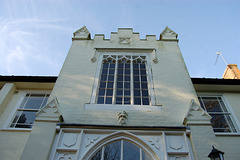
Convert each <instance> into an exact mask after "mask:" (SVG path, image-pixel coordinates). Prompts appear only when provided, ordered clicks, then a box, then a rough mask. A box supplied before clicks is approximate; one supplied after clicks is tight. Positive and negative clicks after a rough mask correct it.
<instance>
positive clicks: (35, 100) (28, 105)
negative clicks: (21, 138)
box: [9, 94, 49, 128]
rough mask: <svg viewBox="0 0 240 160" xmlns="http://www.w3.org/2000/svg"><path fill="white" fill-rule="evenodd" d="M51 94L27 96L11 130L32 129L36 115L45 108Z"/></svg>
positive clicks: (17, 112) (16, 114)
mask: <svg viewBox="0 0 240 160" xmlns="http://www.w3.org/2000/svg"><path fill="white" fill-rule="evenodd" d="M48 97H49V94H27V95H26V96H25V97H24V99H23V101H22V103H21V104H20V106H19V107H18V109H17V110H16V113H15V115H14V117H13V119H12V121H11V123H10V126H9V127H10V128H32V126H33V123H34V120H35V118H36V113H37V112H38V111H39V110H40V109H41V108H42V107H44V106H45V104H46V102H47V100H48Z"/></svg>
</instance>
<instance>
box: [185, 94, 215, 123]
mask: <svg viewBox="0 0 240 160" xmlns="http://www.w3.org/2000/svg"><path fill="white" fill-rule="evenodd" d="M211 118H212V117H211V116H210V115H209V114H208V113H207V112H206V111H204V110H203V109H202V108H201V106H200V105H199V104H198V103H196V102H195V101H194V100H193V99H192V100H191V102H190V107H189V110H188V113H187V115H186V116H185V118H184V122H183V123H184V124H185V125H187V124H211V123H210V120H211Z"/></svg>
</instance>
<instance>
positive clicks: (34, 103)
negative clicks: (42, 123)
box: [24, 94, 45, 109]
mask: <svg viewBox="0 0 240 160" xmlns="http://www.w3.org/2000/svg"><path fill="white" fill-rule="evenodd" d="M44 98H45V95H39V94H33V95H31V96H30V97H29V98H28V100H27V102H26V104H25V106H24V108H25V109H39V108H40V107H41V106H42V103H43V100H44Z"/></svg>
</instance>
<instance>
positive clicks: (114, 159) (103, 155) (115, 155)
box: [91, 139, 152, 160]
mask: <svg viewBox="0 0 240 160" xmlns="http://www.w3.org/2000/svg"><path fill="white" fill-rule="evenodd" d="M91 160H152V158H151V157H150V156H149V155H148V153H146V152H145V151H144V150H142V148H140V147H139V146H137V145H135V144H133V143H132V142H129V141H126V140H123V139H122V140H118V141H114V142H111V143H109V144H107V145H105V146H103V147H102V148H101V149H100V150H98V152H97V153H95V154H94V155H93V156H92V157H91Z"/></svg>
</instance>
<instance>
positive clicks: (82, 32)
mask: <svg viewBox="0 0 240 160" xmlns="http://www.w3.org/2000/svg"><path fill="white" fill-rule="evenodd" d="M73 39H91V35H90V32H89V31H88V29H87V27H86V26H83V27H82V28H80V29H79V30H77V31H76V32H74V33H73Z"/></svg>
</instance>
